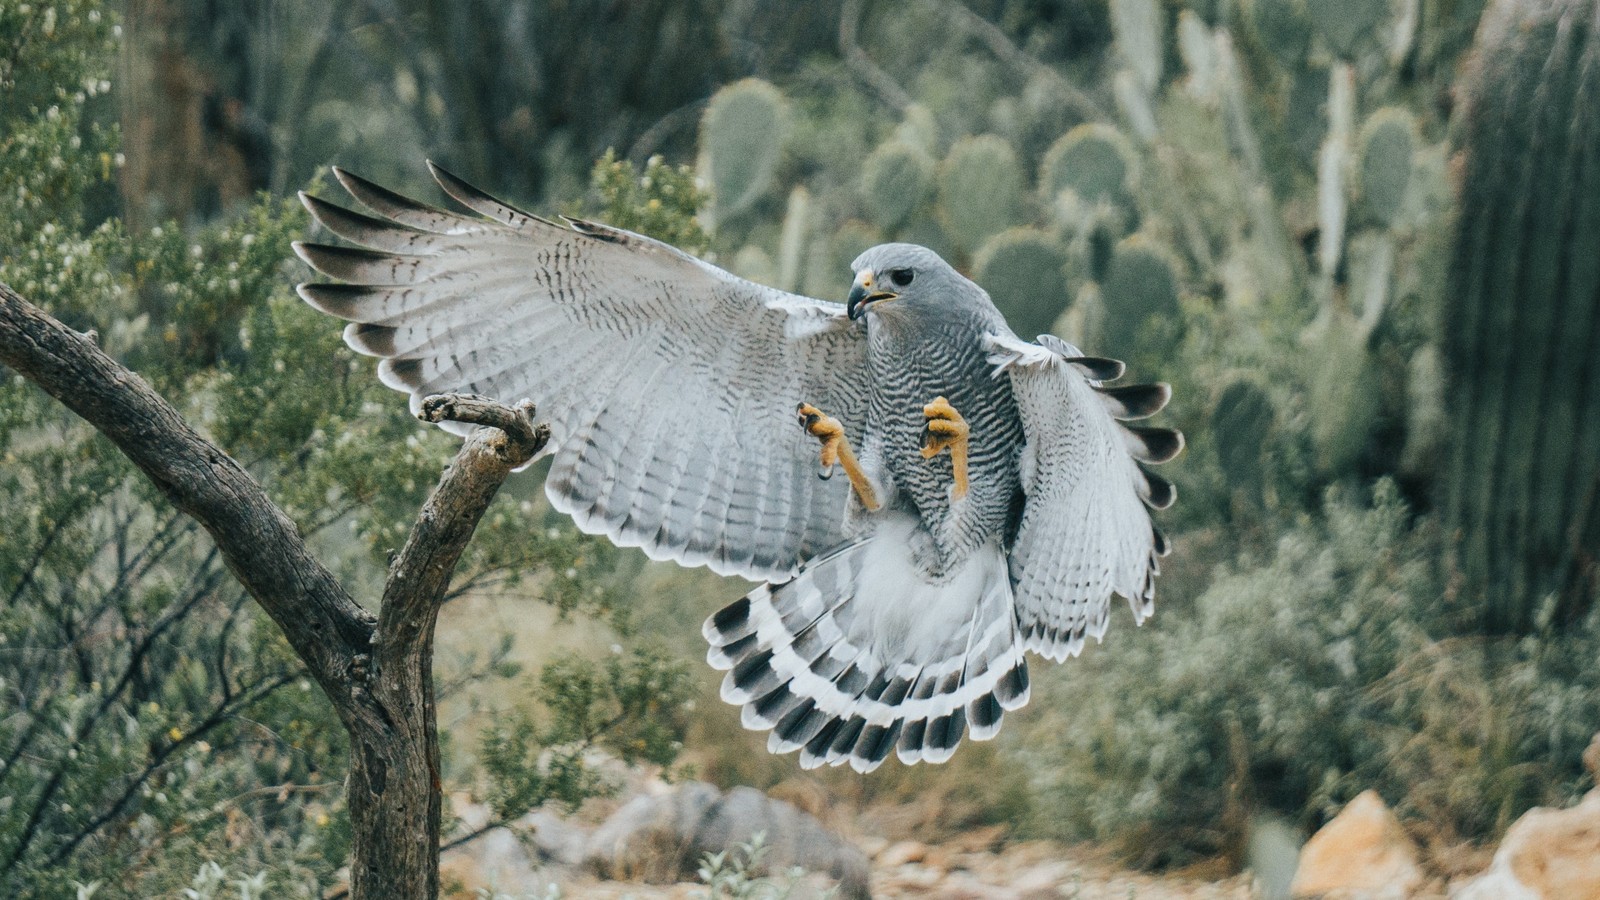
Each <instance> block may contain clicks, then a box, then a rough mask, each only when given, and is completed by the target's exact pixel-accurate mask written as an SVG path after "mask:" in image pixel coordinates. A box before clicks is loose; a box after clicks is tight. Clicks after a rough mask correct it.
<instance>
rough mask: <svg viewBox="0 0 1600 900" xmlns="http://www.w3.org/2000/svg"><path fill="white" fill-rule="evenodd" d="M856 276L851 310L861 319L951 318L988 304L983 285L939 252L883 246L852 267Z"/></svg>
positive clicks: (923, 248) (902, 246) (849, 303)
mask: <svg viewBox="0 0 1600 900" xmlns="http://www.w3.org/2000/svg"><path fill="white" fill-rule="evenodd" d="M850 268H851V269H852V270H854V272H855V275H856V278H855V284H854V285H853V286H852V287H851V288H850V299H849V301H848V305H847V309H848V310H849V313H850V318H852V319H859V318H861V317H862V316H864V315H866V314H867V310H869V309H871V310H873V311H874V312H877V313H879V314H880V315H886V316H894V317H899V316H901V315H906V314H915V313H921V314H925V315H927V314H931V315H944V316H947V315H950V314H952V313H955V312H958V311H960V310H961V308H962V307H968V306H977V305H982V306H985V307H987V306H989V305H990V304H989V302H988V296H987V295H986V294H984V292H983V291H982V290H981V289H979V287H978V286H977V285H975V284H973V283H972V282H971V281H968V280H967V279H966V278H965V277H963V276H962V275H961V273H960V272H957V271H956V270H955V269H952V268H950V264H949V263H947V262H945V261H944V260H942V259H940V258H939V254H937V253H935V252H933V251H932V250H929V249H928V248H927V247H918V246H917V245H916V244H879V245H878V246H876V247H873V248H872V249H871V250H868V251H867V252H865V253H863V254H861V255H860V256H858V257H856V261H855V262H853V263H851V264H850Z"/></svg>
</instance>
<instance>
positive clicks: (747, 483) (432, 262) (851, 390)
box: [295, 164, 866, 581]
mask: <svg viewBox="0 0 1600 900" xmlns="http://www.w3.org/2000/svg"><path fill="white" fill-rule="evenodd" d="M430 169H431V170H432V172H433V175H434V178H435V179H436V180H437V181H438V182H439V185H440V186H441V187H442V188H443V189H444V190H445V192H446V193H448V194H449V195H450V196H452V197H453V198H454V199H455V200H457V201H459V202H460V203H461V204H462V205H463V206H465V207H466V208H467V209H468V210H471V213H458V212H452V211H449V210H443V209H437V208H434V207H431V206H428V205H425V204H422V203H418V202H416V201H414V200H411V199H408V198H406V197H403V196H401V195H399V194H396V193H394V192H392V191H389V190H387V189H385V188H382V187H379V186H378V185H376V184H373V183H371V182H369V181H366V180H364V179H361V178H358V177H356V176H354V175H351V174H350V173H348V172H344V171H341V170H337V169H336V170H335V175H336V176H337V177H338V179H339V181H340V183H341V184H342V185H343V186H344V187H345V189H346V190H348V191H349V192H350V194H351V196H352V197H354V198H355V199H356V200H357V201H359V202H360V203H361V204H362V205H363V206H365V207H367V208H368V209H370V210H371V211H372V212H373V213H375V214H376V215H375V216H374V215H366V214H363V213H358V212H354V211H351V210H348V209H344V208H342V207H339V206H336V205H334V204H332V203H328V202H326V201H324V200H320V199H317V198H313V197H309V196H305V195H302V201H303V202H304V203H305V205H306V207H307V208H308V209H309V210H310V211H311V213H312V215H313V216H314V217H315V218H316V219H317V221H319V222H320V223H321V224H322V225H323V226H324V227H326V228H327V229H328V230H329V231H331V232H332V233H334V234H336V235H338V236H340V237H342V238H345V239H346V240H349V241H351V242H353V243H355V244H358V245H361V246H360V248H357V247H349V246H333V245H327V244H316V243H300V244H296V245H295V251H296V252H297V253H298V254H299V255H300V257H301V258H302V259H304V260H305V261H306V262H307V263H309V264H310V265H311V266H312V267H313V268H314V269H316V270H317V271H319V272H321V273H323V274H325V275H328V276H330V277H332V278H335V279H338V280H339V281H340V282H343V283H330V284H303V285H301V286H300V287H299V292H300V295H301V296H302V297H303V298H305V300H306V302H308V303H310V304H311V305H312V306H315V307H317V308H318V309H320V310H323V311H324V312H327V313H330V314H332V315H335V316H338V317H340V318H343V319H346V320H348V321H349V322H350V325H349V326H348V327H347V328H346V329H345V340H346V342H347V343H349V345H350V346H351V347H353V348H354V349H356V350H357V351H359V352H361V353H365V354H369V355H372V356H378V357H381V358H382V362H381V363H380V364H379V368H378V372H379V377H380V378H381V379H382V380H383V382H384V383H385V384H387V385H389V386H390V387H392V388H395V389H396V390H401V391H405V392H408V393H409V394H410V395H411V408H412V410H413V411H415V410H417V409H418V408H420V404H421V401H422V399H423V398H424V397H426V396H427V395H429V394H436V393H445V392H466V393H474V394H481V395H484V396H488V397H492V398H495V399H499V400H503V401H508V402H509V401H516V400H519V399H522V398H525V397H526V398H529V399H532V400H534V401H535V402H536V403H537V404H538V406H539V418H540V419H541V420H542V421H547V422H548V423H549V425H550V429H551V439H550V442H549V444H548V445H547V447H546V449H545V452H546V453H548V454H553V455H554V459H553V461H552V463H551V469H550V475H549V478H548V480H547V482H546V484H545V489H546V492H547V493H548V494H549V496H550V499H551V502H552V503H553V504H554V505H555V506H556V507H557V508H558V509H560V510H561V511H563V512H566V513H568V514H570V515H571V516H572V517H573V519H574V520H575V521H576V522H577V523H578V525H579V527H581V528H583V529H584V530H586V531H589V532H591V533H598V534H605V535H607V536H609V537H611V538H612V539H613V540H614V541H616V542H617V543H619V544H622V545H625V546H638V547H642V548H643V549H644V550H645V552H646V553H648V554H649V555H651V556H652V557H654V558H658V559H673V560H676V561H678V562H681V563H683V564H685V565H702V564H703V565H707V566H709V567H710V568H711V569H713V570H714V571H717V572H719V573H722V574H736V575H742V576H745V577H747V578H751V579H755V580H763V581H768V580H783V579H786V578H788V577H791V576H792V575H793V574H794V572H795V571H796V568H797V566H798V563H799V562H800V561H801V560H803V559H805V558H808V557H809V556H811V555H813V554H815V553H816V552H818V551H820V550H823V549H826V548H827V547H830V546H832V545H834V544H836V543H837V542H838V541H839V540H840V539H842V537H843V536H844V535H843V524H844V516H845V506H846V501H847V499H848V491H849V486H848V484H847V483H846V482H845V479H842V478H841V479H835V480H832V481H822V480H820V479H818V478H817V477H816V470H815V460H816V441H815V439H814V438H811V437H809V436H807V435H806V434H805V433H804V432H803V431H802V430H801V429H800V428H799V427H798V426H797V425H796V423H795V419H794V408H795V405H796V404H797V403H800V402H802V401H804V402H809V403H813V404H816V405H817V406H819V407H821V408H823V409H825V410H827V411H828V412H829V413H830V414H831V415H834V416H836V417H838V418H839V419H840V420H841V421H842V422H845V423H847V426H848V424H854V425H855V427H857V428H859V427H860V423H862V422H864V421H865V418H866V417H865V415H864V413H865V409H866V398H865V393H864V387H863V386H864V383H865V381H864V375H865V362H864V359H865V341H864V340H863V335H862V333H861V331H860V329H859V328H858V327H857V325H856V324H855V323H851V322H850V321H849V320H848V319H847V318H846V316H845V314H844V307H843V306H841V305H839V304H833V303H824V302H822V301H818V300H812V299H809V298H805V297H800V296H797V295H794V294H788V293H785V292H782V291H779V290H776V289H773V288H768V287H764V286H761V285H758V284H754V283H752V282H749V281H745V280H743V279H741V278H737V277H735V276H733V275H732V274H730V273H728V272H725V271H723V270H721V269H719V268H717V267H715V266H713V265H710V264H709V263H705V262H702V261H701V260H698V259H695V258H694V257H692V256H689V255H687V254H684V253H682V252H680V251H678V250H676V249H674V248H672V247H669V246H667V245H666V244H663V243H661V242H659V241H655V240H652V239H650V238H647V237H644V236H642V235H638V234H634V233H632V232H629V231H624V230H621V229H616V228H611V227H608V226H605V225H599V224H595V223H590V222H583V221H578V220H568V223H567V225H565V226H563V225H559V224H556V223H554V222H551V221H549V220H546V219H542V218H540V217H537V216H534V215H531V214H529V213H525V212H523V211H521V210H518V209H516V208H515V207H513V206H511V205H509V204H507V203H504V202H502V201H500V200H497V199H495V198H493V197H491V196H489V195H487V194H485V193H483V192H482V191H479V190H478V189H476V188H474V187H472V186H470V185H468V184H467V183H465V182H463V181H461V180H460V179H459V178H456V177H455V176H453V175H451V174H449V173H448V172H445V171H444V170H442V169H439V168H437V167H434V166H432V165H431V164H430ZM363 248H365V249H363ZM444 427H445V428H447V429H448V430H450V431H453V432H455V433H458V434H459V433H463V431H464V428H463V427H462V426H460V425H457V424H456V423H444ZM850 438H851V439H852V440H855V441H859V440H860V439H861V435H860V434H859V433H852V434H851V435H850Z"/></svg>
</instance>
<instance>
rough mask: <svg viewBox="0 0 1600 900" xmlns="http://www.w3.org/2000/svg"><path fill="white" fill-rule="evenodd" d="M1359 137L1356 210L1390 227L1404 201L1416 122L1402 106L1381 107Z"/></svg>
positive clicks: (1411, 159) (1368, 120) (1409, 172)
mask: <svg viewBox="0 0 1600 900" xmlns="http://www.w3.org/2000/svg"><path fill="white" fill-rule="evenodd" d="M1358 140H1359V148H1360V149H1359V150H1358V151H1357V153H1358V154H1359V157H1358V163H1357V168H1356V172H1357V183H1356V190H1357V193H1358V196H1359V197H1360V204H1359V207H1358V211H1359V212H1360V213H1361V214H1362V215H1363V216H1364V217H1365V218H1366V219H1367V220H1368V221H1370V222H1372V223H1374V224H1377V225H1382V226H1384V227H1386V228H1387V227H1392V226H1393V225H1394V223H1395V220H1396V219H1398V218H1399V216H1400V210H1401V207H1402V205H1403V204H1404V202H1405V197H1406V188H1407V187H1409V186H1410V184H1411V170H1412V166H1413V160H1414V159H1415V157H1416V155H1417V145H1418V144H1419V143H1421V141H1420V139H1419V138H1418V136H1417V122H1416V120H1415V119H1414V118H1412V116H1411V114H1410V113H1409V112H1406V111H1405V110H1403V109H1398V108H1395V107H1389V108H1386V109H1380V110H1378V111H1377V112H1375V113H1373V114H1372V116H1371V117H1369V118H1368V119H1367V122H1366V124H1365V125H1363V126H1362V127H1361V137H1360V138H1359V139H1358Z"/></svg>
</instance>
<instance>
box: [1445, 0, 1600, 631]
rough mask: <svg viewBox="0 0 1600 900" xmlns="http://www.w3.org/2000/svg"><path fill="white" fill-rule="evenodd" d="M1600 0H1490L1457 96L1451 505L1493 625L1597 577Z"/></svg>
mask: <svg viewBox="0 0 1600 900" xmlns="http://www.w3.org/2000/svg"><path fill="white" fill-rule="evenodd" d="M1597 17H1600V2H1596V0H1536V2H1530V0H1498V2H1495V3H1493V4H1491V6H1490V8H1489V10H1488V11H1487V12H1486V13H1485V14H1484V19H1483V22H1482V25H1481V26H1480V30H1479V45H1478V47H1477V49H1476V51H1475V53H1474V61H1473V68H1472V69H1471V71H1470V72H1469V74H1468V76H1467V79H1466V83H1465V90H1464V92H1463V96H1464V98H1465V100H1466V103H1467V106H1466V113H1465V118H1464V125H1463V127H1462V130H1461V132H1460V133H1461V144H1462V149H1463V150H1464V151H1465V167H1464V169H1463V170H1462V177H1461V180H1460V183H1461V185H1462V195H1461V209H1460V215H1459V218H1458V222H1457V233H1456V238H1455V249H1454V259H1453V260H1452V264H1451V266H1450V269H1449V286H1448V290H1447V291H1446V297H1447V298H1448V301H1449V302H1450V303H1451V304H1452V305H1451V307H1450V309H1449V310H1448V312H1447V314H1446V315H1445V316H1444V317H1443V318H1444V326H1445V341H1444V346H1443V353H1444V361H1445V372H1446V376H1447V379H1448V381H1449V384H1450V398H1451V409H1450V416H1451V423H1450V431H1451V436H1450V446H1449V450H1448V453H1449V455H1450V456H1449V461H1448V463H1447V469H1446V473H1445V476H1444V479H1443V480H1444V484H1443V491H1442V493H1443V495H1444V509H1445V515H1446V517H1447V520H1448V522H1449V523H1450V525H1451V526H1452V527H1453V530H1455V531H1456V533H1458V534H1459V535H1460V547H1459V554H1458V560H1459V564H1460V566H1461V568H1462V570H1463V574H1464V575H1465V576H1466V579H1467V584H1468V585H1469V586H1470V587H1471V588H1473V589H1475V590H1477V591H1479V592H1481V596H1482V597H1483V598H1484V599H1485V601H1486V606H1487V610H1488V614H1487V617H1486V621H1485V626H1486V627H1487V628H1488V629H1490V630H1492V631H1495V632H1513V633H1517V632H1521V633H1526V632H1528V631H1530V630H1533V629H1535V628H1537V627H1539V626H1540V625H1541V624H1546V623H1552V624H1556V625H1559V624H1561V623H1563V622H1570V621H1575V620H1576V619H1578V618H1579V617H1580V616H1582V615H1583V614H1584V613H1585V612H1586V611H1587V610H1589V609H1592V608H1593V605H1594V603H1595V597H1596V595H1597V593H1600V575H1597V572H1600V568H1597V567H1596V565H1595V558H1596V548H1600V365H1597V364H1596V361H1595V349H1594V341H1595V335H1596V334H1597V333H1600V265H1597V261H1596V253H1595V248H1596V247H1600V189H1597V187H1596V181H1595V179H1596V172H1597V171H1600V167H1597V163H1600V105H1596V103H1595V98H1596V97H1600V67H1597V66H1595V65H1593V64H1592V60H1593V59H1594V58H1595V56H1596V54H1600V28H1597V27H1596V25H1595V23H1596V21H1597Z"/></svg>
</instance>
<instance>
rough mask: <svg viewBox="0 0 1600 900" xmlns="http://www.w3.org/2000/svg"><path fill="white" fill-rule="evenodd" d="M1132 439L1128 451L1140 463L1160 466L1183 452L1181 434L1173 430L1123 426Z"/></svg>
mask: <svg viewBox="0 0 1600 900" xmlns="http://www.w3.org/2000/svg"><path fill="white" fill-rule="evenodd" d="M1123 428H1125V429H1127V431H1128V433H1129V434H1131V435H1132V436H1133V438H1134V440H1132V441H1131V442H1130V445H1129V449H1130V450H1131V451H1132V453H1133V455H1134V457H1135V458H1137V459H1138V460H1139V461H1140V462H1147V463H1151V464H1152V465H1160V464H1161V463H1164V462H1169V461H1171V460H1172V459H1173V458H1174V457H1176V456H1177V455H1178V454H1179V453H1182V452H1183V432H1181V431H1178V430H1177V429H1175V428H1140V427H1138V426H1135V425H1124V426H1123Z"/></svg>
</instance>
